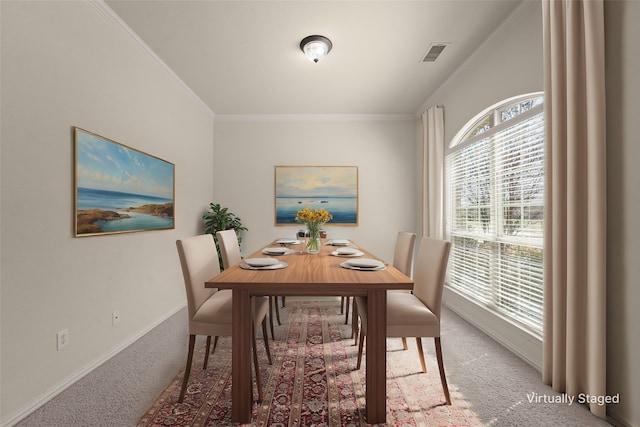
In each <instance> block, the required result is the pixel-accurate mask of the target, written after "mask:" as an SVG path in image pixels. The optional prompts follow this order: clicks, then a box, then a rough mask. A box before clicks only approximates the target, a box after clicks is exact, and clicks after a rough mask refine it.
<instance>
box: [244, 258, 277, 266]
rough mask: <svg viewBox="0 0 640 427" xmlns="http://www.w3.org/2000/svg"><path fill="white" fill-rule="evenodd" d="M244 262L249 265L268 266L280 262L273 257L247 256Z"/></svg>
mask: <svg viewBox="0 0 640 427" xmlns="http://www.w3.org/2000/svg"><path fill="white" fill-rule="evenodd" d="M244 262H245V263H246V264H247V265H248V266H250V267H268V266H270V265H276V264H280V262H281V261H280V260H278V259H275V258H247V259H245V260H244Z"/></svg>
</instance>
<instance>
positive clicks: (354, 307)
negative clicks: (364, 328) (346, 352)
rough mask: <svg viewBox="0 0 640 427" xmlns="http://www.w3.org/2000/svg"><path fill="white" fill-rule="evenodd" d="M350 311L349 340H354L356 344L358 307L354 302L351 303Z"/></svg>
mask: <svg viewBox="0 0 640 427" xmlns="http://www.w3.org/2000/svg"><path fill="white" fill-rule="evenodd" d="M351 307H352V309H351V338H354V339H355V342H356V343H357V342H358V338H357V334H358V305H357V304H356V302H355V300H354V301H353V304H352V306H351Z"/></svg>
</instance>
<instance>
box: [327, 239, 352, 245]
mask: <svg viewBox="0 0 640 427" xmlns="http://www.w3.org/2000/svg"><path fill="white" fill-rule="evenodd" d="M328 244H329V245H333V246H348V245H350V244H351V242H350V241H348V240H347V239H333V240H331V241H329V243H328Z"/></svg>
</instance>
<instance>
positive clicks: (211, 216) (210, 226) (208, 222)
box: [202, 203, 247, 270]
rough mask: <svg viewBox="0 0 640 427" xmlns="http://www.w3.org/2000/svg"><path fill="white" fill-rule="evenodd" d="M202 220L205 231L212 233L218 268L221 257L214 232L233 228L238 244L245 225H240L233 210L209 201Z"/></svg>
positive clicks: (240, 241)
mask: <svg viewBox="0 0 640 427" xmlns="http://www.w3.org/2000/svg"><path fill="white" fill-rule="evenodd" d="M202 219H203V220H204V227H205V228H204V230H205V233H208V234H211V235H213V240H214V241H215V242H216V250H217V251H218V261H219V262H220V270H223V267H222V257H221V255H220V245H219V243H218V237H217V236H216V233H217V232H218V231H224V230H232V229H233V230H235V232H236V236H238V244H239V245H240V244H242V236H241V235H240V232H241V231H247V227H245V226H244V225H242V221H241V220H240V218H238V217H237V216H236V215H235V214H234V213H233V212H229V209H228V208H223V207H222V206H220V204H219V203H210V204H209V212H206V213H205V214H204V215H202Z"/></svg>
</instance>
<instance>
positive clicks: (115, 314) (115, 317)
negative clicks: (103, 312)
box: [111, 310, 120, 325]
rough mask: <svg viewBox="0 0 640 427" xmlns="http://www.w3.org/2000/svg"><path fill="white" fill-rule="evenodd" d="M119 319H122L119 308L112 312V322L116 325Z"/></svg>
mask: <svg viewBox="0 0 640 427" xmlns="http://www.w3.org/2000/svg"><path fill="white" fill-rule="evenodd" d="M119 321H120V312H119V311H118V310H114V311H113V313H111V322H112V323H113V324H114V325H115V324H116V323H118V322H119Z"/></svg>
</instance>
